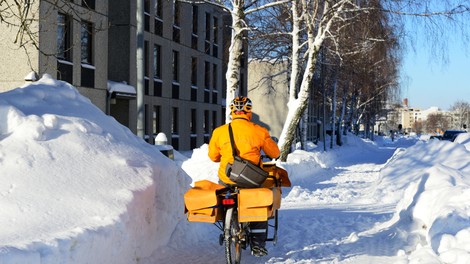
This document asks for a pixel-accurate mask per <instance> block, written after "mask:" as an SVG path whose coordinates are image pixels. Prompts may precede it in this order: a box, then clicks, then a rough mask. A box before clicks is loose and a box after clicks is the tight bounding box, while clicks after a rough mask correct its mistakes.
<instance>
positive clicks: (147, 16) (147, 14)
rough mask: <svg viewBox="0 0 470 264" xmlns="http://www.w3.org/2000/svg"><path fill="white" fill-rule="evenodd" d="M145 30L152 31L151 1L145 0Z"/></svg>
mask: <svg viewBox="0 0 470 264" xmlns="http://www.w3.org/2000/svg"><path fill="white" fill-rule="evenodd" d="M144 30H145V31H150V0H144Z"/></svg>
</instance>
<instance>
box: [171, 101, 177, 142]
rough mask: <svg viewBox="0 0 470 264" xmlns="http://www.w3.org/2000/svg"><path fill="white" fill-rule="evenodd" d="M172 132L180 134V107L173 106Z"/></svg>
mask: <svg viewBox="0 0 470 264" xmlns="http://www.w3.org/2000/svg"><path fill="white" fill-rule="evenodd" d="M171 134H172V135H177V134H178V108H176V107H173V108H172V119H171Z"/></svg>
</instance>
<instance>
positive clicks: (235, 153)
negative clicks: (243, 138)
mask: <svg viewBox="0 0 470 264" xmlns="http://www.w3.org/2000/svg"><path fill="white" fill-rule="evenodd" d="M228 133H229V134H230V144H232V155H233V157H234V158H235V157H236V156H237V151H236V148H235V143H234V141H235V140H233V131H232V126H231V125H230V123H229V124H228Z"/></svg>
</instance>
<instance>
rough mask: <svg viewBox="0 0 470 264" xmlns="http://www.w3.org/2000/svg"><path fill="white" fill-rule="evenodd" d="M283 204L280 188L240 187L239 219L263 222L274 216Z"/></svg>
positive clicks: (241, 220)
mask: <svg viewBox="0 0 470 264" xmlns="http://www.w3.org/2000/svg"><path fill="white" fill-rule="evenodd" d="M280 206H281V190H280V188H273V189H268V188H250V189H240V193H239V195H238V221H240V222H263V221H267V220H268V219H269V218H270V217H272V216H273V214H274V210H276V209H279V208H280Z"/></svg>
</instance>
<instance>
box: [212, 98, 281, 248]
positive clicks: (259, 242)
mask: <svg viewBox="0 0 470 264" xmlns="http://www.w3.org/2000/svg"><path fill="white" fill-rule="evenodd" d="M251 108H252V102H251V100H250V99H249V98H247V97H243V96H238V97H236V98H235V99H233V101H232V102H231V103H230V110H231V117H232V121H231V126H232V130H233V137H234V141H235V145H236V146H237V150H238V151H239V153H238V155H239V156H240V157H242V158H244V159H247V160H249V161H251V162H252V163H254V164H260V165H262V162H261V151H264V153H265V154H266V155H267V156H269V157H270V158H277V157H279V154H280V151H279V148H278V146H277V144H276V142H275V141H274V140H273V139H272V138H271V136H270V135H269V132H268V130H267V129H266V128H264V127H262V126H259V125H257V124H255V123H253V122H251V117H252V113H251ZM209 158H210V159H211V160H212V161H215V162H220V166H219V171H218V175H219V179H220V182H221V183H222V184H235V183H234V182H233V181H231V180H230V179H229V177H228V176H227V175H226V167H227V164H228V163H230V164H232V163H233V152H232V146H231V143H230V135H229V129H228V124H225V125H222V126H220V127H218V128H216V129H215V130H214V131H213V132H212V137H211V140H210V142H209ZM267 227H268V222H266V221H265V222H251V223H250V230H251V231H250V233H251V234H252V237H251V242H252V243H251V253H252V254H253V255H254V256H258V257H261V256H265V255H267V254H268V251H267V250H266V248H265V245H266V238H267Z"/></svg>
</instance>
